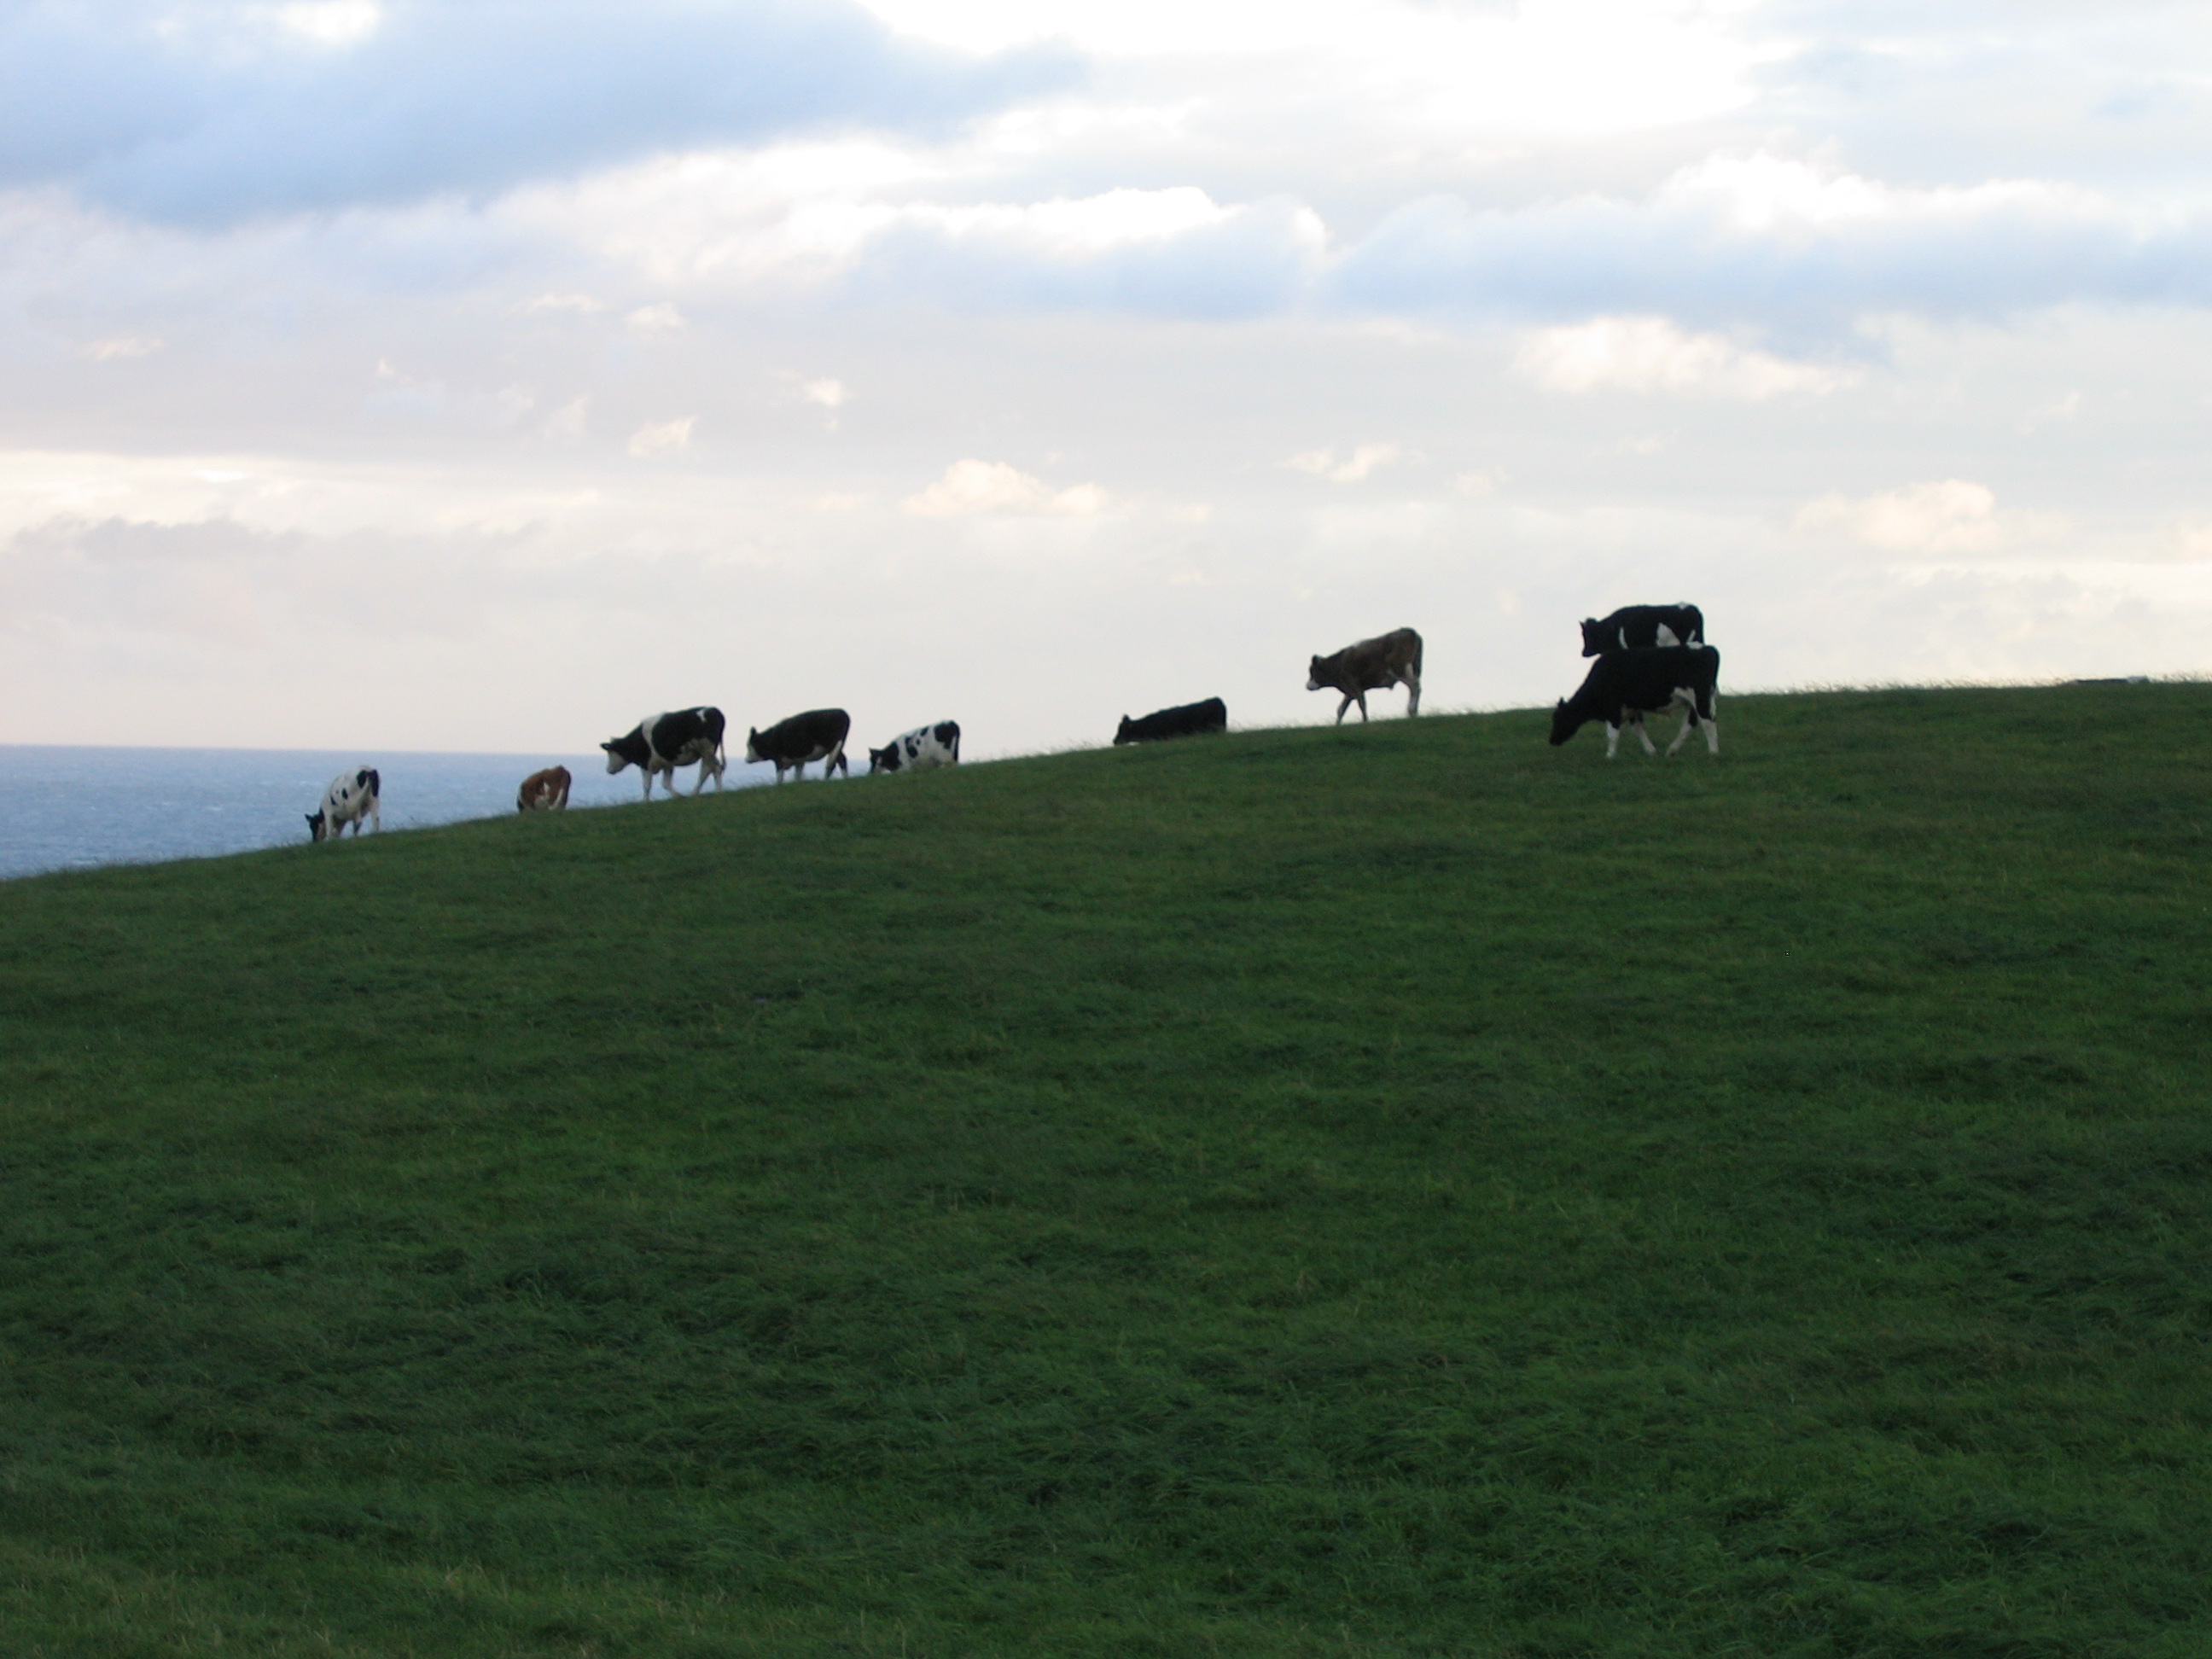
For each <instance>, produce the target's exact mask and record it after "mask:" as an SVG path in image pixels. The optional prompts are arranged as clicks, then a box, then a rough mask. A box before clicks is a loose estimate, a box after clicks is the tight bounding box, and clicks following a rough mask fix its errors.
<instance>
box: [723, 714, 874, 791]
mask: <svg viewBox="0 0 2212 1659" xmlns="http://www.w3.org/2000/svg"><path fill="white" fill-rule="evenodd" d="M852 729H853V717H852V716H851V715H850V714H847V713H846V712H845V711H844V710H843V709H842V708H810V709H808V710H807V711H806V712H805V714H793V716H792V717H791V718H790V719H789V720H778V721H777V722H776V723H775V725H774V726H769V729H768V730H767V731H765V732H758V731H756V732H747V733H746V734H745V758H746V759H747V760H748V761H750V762H752V763H754V764H756V765H757V764H758V763H761V762H762V761H773V762H774V763H775V781H777V782H778V783H781V782H782V781H783V775H784V771H785V769H787V768H788V769H791V771H792V772H793V775H795V776H796V777H797V778H798V779H799V781H801V782H804V781H805V779H806V765H807V763H808V762H809V761H820V762H821V763H822V776H823V781H825V782H826V781H828V779H829V775H830V774H831V773H832V772H842V773H843V774H844V775H846V776H847V777H848V778H849V777H851V776H852V775H853V769H852V768H851V767H850V766H849V765H848V764H847V763H846V761H845V738H846V735H847V734H848V732H851V731H852Z"/></svg>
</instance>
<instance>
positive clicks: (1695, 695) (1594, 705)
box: [1552, 645, 1721, 760]
mask: <svg viewBox="0 0 2212 1659" xmlns="http://www.w3.org/2000/svg"><path fill="white" fill-rule="evenodd" d="M1720 673H1721V653H1719V652H1717V651H1716V650H1714V649H1713V648H1712V647H1711V646H1710V645H1699V646H1683V645H1668V646H1657V647H1653V648H1651V649H1650V650H1641V651H1609V652H1607V653H1606V654H1605V655H1603V656H1601V657H1600V658H1599V659H1597V660H1596V661H1595V662H1594V663H1592V664H1591V665H1590V670H1589V674H1588V675H1586V676H1585V677H1584V678H1583V683H1582V686H1581V688H1580V689H1579V690H1577V691H1576V693H1575V695H1574V696H1571V697H1566V698H1563V699H1562V700H1561V701H1560V702H1559V705H1558V706H1557V707H1556V708H1553V710H1552V745H1553V748H1557V747H1558V746H1559V744H1563V743H1565V741H1566V740H1567V739H1568V738H1571V737H1572V736H1574V734H1575V733H1576V732H1579V731H1580V730H1582V728H1583V725H1584V723H1585V722H1587V721H1589V720H1603V721H1604V722H1605V757H1606V758H1607V760H1611V759H1612V758H1613V751H1614V750H1616V749H1618V748H1619V747H1620V728H1621V727H1622V726H1634V727H1635V728H1636V735H1637V737H1638V738H1640V739H1641V740H1642V741H1643V744H1644V753H1645V754H1647V755H1656V754H1657V753H1658V752H1659V751H1658V750H1657V749H1656V748H1655V747H1654V746H1653V745H1652V742H1651V734H1650V732H1647V731H1645V730H1644V716H1645V715H1646V714H1658V713H1660V712H1661V711H1662V710H1665V709H1668V708H1676V707H1680V709H1681V710H1682V729H1681V730H1680V731H1679V732H1676V733H1675V734H1674V742H1672V743H1670V744H1668V745H1667V752H1668V754H1670V755H1671V754H1673V753H1674V751H1675V750H1677V749H1680V747H1681V746H1682V743H1683V740H1684V739H1685V738H1687V737H1688V736H1689V735H1690V733H1691V732H1692V730H1693V729H1695V728H1697V727H1698V726H1703V727H1704V728H1705V747H1706V749H1707V750H1710V751H1711V753H1713V754H1716V755H1717V754H1719V753H1720V752H1721V728H1720V724H1719V722H1718V721H1717V720H1714V718H1713V702H1714V698H1715V696H1716V695H1717V693H1716V688H1717V684H1718V683H1719V680H1720Z"/></svg>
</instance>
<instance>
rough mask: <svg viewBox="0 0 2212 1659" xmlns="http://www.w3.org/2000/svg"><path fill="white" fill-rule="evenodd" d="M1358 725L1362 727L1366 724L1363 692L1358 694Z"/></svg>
mask: <svg viewBox="0 0 2212 1659" xmlns="http://www.w3.org/2000/svg"><path fill="white" fill-rule="evenodd" d="M1359 723H1360V724H1361V725H1362V726H1364V725H1366V724H1367V694H1366V693H1365V692H1364V691H1362V692H1361V693H1360V694H1359Z"/></svg>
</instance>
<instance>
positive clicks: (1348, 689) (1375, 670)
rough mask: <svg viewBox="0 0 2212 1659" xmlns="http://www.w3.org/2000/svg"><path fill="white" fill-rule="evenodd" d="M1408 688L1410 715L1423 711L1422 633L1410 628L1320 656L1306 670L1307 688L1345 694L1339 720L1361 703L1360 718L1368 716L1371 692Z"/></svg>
mask: <svg viewBox="0 0 2212 1659" xmlns="http://www.w3.org/2000/svg"><path fill="white" fill-rule="evenodd" d="M1394 685H1402V686H1404V687H1405V688H1406V691H1407V697H1406V717H1407V719H1408V720H1410V719H1412V718H1413V716H1414V715H1416V714H1419V713H1420V712H1421V636H1420V635H1419V634H1416V633H1415V632H1414V631H1413V629H1410V628H1401V629H1396V630H1395V631H1394V632H1392V633H1389V634H1378V635H1376V637H1375V638H1373V639H1371V640H1362V641H1359V643H1358V644H1357V645H1347V646H1346V647H1344V649H1343V650H1341V651H1339V652H1337V653H1335V654H1334V655H1333V656H1328V657H1316V658H1315V659H1313V662H1312V665H1310V667H1309V668H1308V669H1307V671H1306V690H1309V691H1318V690H1321V689H1322V687H1323V686H1328V688H1329V689H1330V690H1334V691H1341V692H1343V693H1344V701H1343V702H1340V703H1339V704H1337V706H1336V723H1337V724H1338V725H1339V726H1341V725H1343V724H1344V711H1345V710H1346V709H1347V708H1351V707H1352V704H1353V703H1355V702H1356V703H1358V705H1359V718H1360V719H1361V720H1365V719H1366V718H1367V694H1368V693H1369V692H1370V691H1387V690H1389V689H1390V687H1392V686H1394Z"/></svg>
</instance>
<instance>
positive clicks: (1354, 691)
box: [307, 604, 1721, 841]
mask: <svg viewBox="0 0 2212 1659" xmlns="http://www.w3.org/2000/svg"><path fill="white" fill-rule="evenodd" d="M1583 655H1584V656H1585V657H1595V658H1596V659H1597V660H1596V661H1595V662H1594V663H1592V664H1591V665H1590V671H1589V674H1588V675H1586V676H1585V677H1584V678H1583V683H1582V686H1581V688H1580V689H1579V690H1577V691H1576V693H1575V694H1574V696H1571V697H1566V698H1563V699H1561V701H1560V702H1559V704H1558V705H1557V706H1556V707H1555V708H1553V711H1552V742H1553V745H1554V746H1557V745H1558V744H1563V743H1565V742H1566V740H1567V739H1568V738H1571V737H1573V736H1574V734H1575V733H1576V732H1579V731H1580V730H1582V728H1583V726H1586V725H1587V724H1589V722H1590V721H1591V720H1603V721H1604V722H1605V727H1606V739H1605V755H1606V758H1607V760H1611V759H1612V758H1613V753H1614V750H1616V749H1618V748H1619V746H1620V733H1621V731H1622V728H1623V727H1625V726H1632V727H1634V728H1635V732H1636V735H1637V737H1638V738H1639V739H1641V741H1642V742H1643V744H1644V752H1645V753H1646V754H1651V755H1656V754H1657V753H1658V752H1659V751H1658V749H1657V747H1656V745H1654V744H1653V743H1652V741H1651V736H1650V733H1649V732H1646V731H1645V730H1644V716H1645V715H1646V714H1663V713H1665V712H1667V711H1668V710H1669V709H1673V708H1680V710H1681V711H1682V729H1681V730H1680V731H1679V732H1676V733H1675V734H1674V742H1673V743H1671V744H1668V746H1667V752H1668V754H1670V755H1671V754H1673V753H1674V751H1675V750H1677V749H1680V747H1681V746H1682V744H1683V741H1684V740H1685V739H1686V738H1688V737H1689V735H1690V733H1691V732H1694V731H1702V732H1704V733H1705V747H1706V748H1707V749H1708V750H1710V751H1711V752H1712V753H1713V754H1716V755H1717V754H1718V753H1720V747H1721V738H1720V727H1719V726H1718V725H1717V723H1716V722H1715V720H1714V719H1713V696H1714V687H1715V684H1716V683H1717V680H1718V679H1719V678H1720V667H1721V653H1719V652H1717V651H1716V650H1714V649H1713V648H1712V647H1711V646H1710V645H1707V644H1706V643H1705V616H1704V613H1703V612H1701V611H1699V609H1698V607H1697V606H1695V605H1686V604H1685V605H1626V606H1624V607H1622V608H1621V609H1620V610H1619V611H1614V612H1613V614H1612V615H1611V616H1610V617H1606V618H1604V619H1603V620H1602V621H1601V620H1599V619H1598V618H1596V617H1590V618H1588V619H1586V620H1585V621H1584V622H1583ZM1399 685H1402V686H1404V687H1405V688H1406V713H1407V716H1408V717H1411V716H1413V715H1416V714H1419V713H1420V712H1421V636H1420V635H1419V634H1416V633H1415V632H1414V631H1413V629H1410V628H1401V629H1396V630H1395V631H1394V632H1391V633H1389V634H1383V635H1378V636H1377V637H1376V638H1375V639H1371V640H1362V641H1359V642H1358V644H1356V645H1347V646H1346V647H1344V649H1343V650H1341V651H1339V652H1336V653H1334V654H1333V655H1330V656H1326V657H1316V658H1315V659H1313V661H1312V663H1311V665H1310V668H1309V670H1308V673H1307V677H1306V690H1309V691H1320V690H1332V691H1338V692H1341V693H1342V694H1343V696H1344V701H1343V702H1340V703H1339V704H1338V705H1337V706H1336V724H1338V725H1340V726H1341V725H1342V724H1343V723H1344V716H1345V714H1346V711H1347V710H1349V709H1350V708H1352V705H1353V704H1354V703H1357V704H1358V705H1359V718H1360V719H1361V720H1365V719H1366V718H1367V694H1368V693H1369V692H1370V691H1387V690H1389V689H1390V688H1392V687H1393V686H1399ZM852 726H853V721H852V717H851V716H850V715H848V714H846V712H845V711H844V710H843V709H842V708H810V709H808V710H807V711H806V712H805V714H793V716H792V717H791V718H790V719H789V720H779V721H777V722H776V723H775V725H774V726H769V728H768V730H767V731H765V732H763V731H759V730H757V729H756V730H752V731H749V732H746V733H745V759H746V760H747V761H749V762H750V763H754V764H756V765H757V764H759V763H762V762H763V761H765V762H767V763H770V764H771V765H773V766H774V767H775V781H777V782H778V783H781V782H782V781H783V775H784V774H785V773H786V772H789V773H791V774H792V775H793V777H795V778H799V779H804V778H805V775H806V769H807V768H808V767H809V766H811V765H812V764H813V763H815V762H817V761H819V762H821V763H822V775H823V777H824V778H825V779H826V778H827V777H829V775H830V774H831V773H832V772H842V773H843V774H844V775H846V776H847V777H850V776H851V775H852V768H851V767H850V766H849V765H848V764H847V763H846V760H845V739H846V737H847V736H848V734H849V733H850V732H851V731H852ZM1228 729H1229V708H1228V705H1227V704H1225V703H1224V702H1222V701H1221V699H1220V698H1218V697H1208V698H1207V699H1206V701H1205V702H1192V703H1184V704H1182V705H1181V706H1179V707H1177V708H1162V709H1158V710H1156V711H1155V712H1153V713H1152V714H1146V715H1145V716H1144V717H1143V718H1142V719H1140V720H1131V719H1130V718H1129V717H1128V716H1127V714H1124V715H1122V716H1121V726H1120V728H1119V729H1118V730H1116V731H1115V733H1114V742H1115V745H1116V746H1117V747H1118V746H1119V745H1121V744H1128V743H1157V742H1159V741H1161V740H1163V739H1164V738H1187V737H1197V736H1200V735H1203V734H1205V733H1206V732H1225V731H1227V730H1228ZM722 739H723V720H722V711H721V710H720V709H719V708H678V709H676V710H674V711H672V712H671V713H669V714H655V715H653V717H652V718H651V719H650V720H640V721H639V722H638V723H637V725H636V726H633V727H632V728H631V729H630V730H629V732H625V733H623V735H622V736H621V737H619V738H609V739H608V740H607V741H606V742H605V743H603V744H600V745H599V747H600V748H601V749H603V750H605V751H606V757H607V770H608V772H609V773H610V774H612V773H616V772H619V771H621V770H622V769H623V768H624V767H626V766H635V767H636V768H637V769H638V770H639V771H640V772H641V774H643V775H644V779H645V799H647V800H648V801H650V800H651V799H653V779H655V778H656V777H658V778H659V779H661V780H662V781H663V783H664V785H665V787H666V789H667V791H668V793H670V794H671V795H673V794H674V793H676V774H677V771H678V769H679V768H681V767H685V766H696V767H697V768H698V769H699V775H698V781H696V782H695V783H694V784H693V785H692V786H691V793H693V794H694V795H696V794H698V793H700V792H701V791H702V790H703V789H704V788H705V787H707V780H708V778H710V777H711V778H712V779H714V788H715V790H716V792H717V793H719V792H720V789H721V787H722V773H723V770H724V769H725V768H726V766H727V764H728V759H727V757H726V754H725V752H724V749H723V741H722ZM959 761H960V727H959V725H958V723H957V722H956V721H953V720H939V722H937V724H935V725H933V726H916V727H915V729H914V730H913V731H911V732H902V733H901V734H900V735H899V736H897V737H896V738H892V739H891V740H890V743H889V744H885V745H884V747H883V748H881V749H871V750H868V771H869V773H870V775H874V774H876V773H878V772H923V771H927V770H928V769H931V768H933V767H938V766H955V765H957V764H958V763H959ZM573 782H574V780H573V779H572V778H571V777H570V776H569V775H568V768H567V767H565V766H549V767H547V768H546V769H544V771H542V772H532V774H531V775H529V776H528V777H526V778H525V779H524V780H523V781H522V787H521V789H520V791H519V792H518V793H517V794H516V796H515V800H514V806H515V810H516V811H519V812H532V811H548V810H551V809H556V808H559V807H564V806H566V805H568V790H569V787H570V785H571V784H572V783H573ZM380 786H381V780H380V779H379V777H378V776H377V773H376V769H375V768H374V767H373V766H362V767H356V768H355V769H352V770H350V771H346V772H341V773H339V774H338V775H337V777H335V778H332V779H331V783H330V787H329V788H327V789H325V791H324V792H323V804H322V806H321V807H320V809H319V810H318V811H313V812H311V813H309V814H308V815H307V830H308V833H309V835H310V836H312V837H313V839H314V840H316V841H326V840H329V841H334V840H336V839H337V838H338V837H339V836H343V834H344V833H345V830H346V828H347V826H348V825H351V826H352V829H353V832H354V834H355V835H356V836H359V835H360V834H361V830H362V823H363V822H364V821H366V822H367V823H368V824H369V826H370V827H371V828H372V829H378V828H381V827H382V819H381V817H380V813H379V811H378V799H377V796H378V792H379V789H380Z"/></svg>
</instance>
